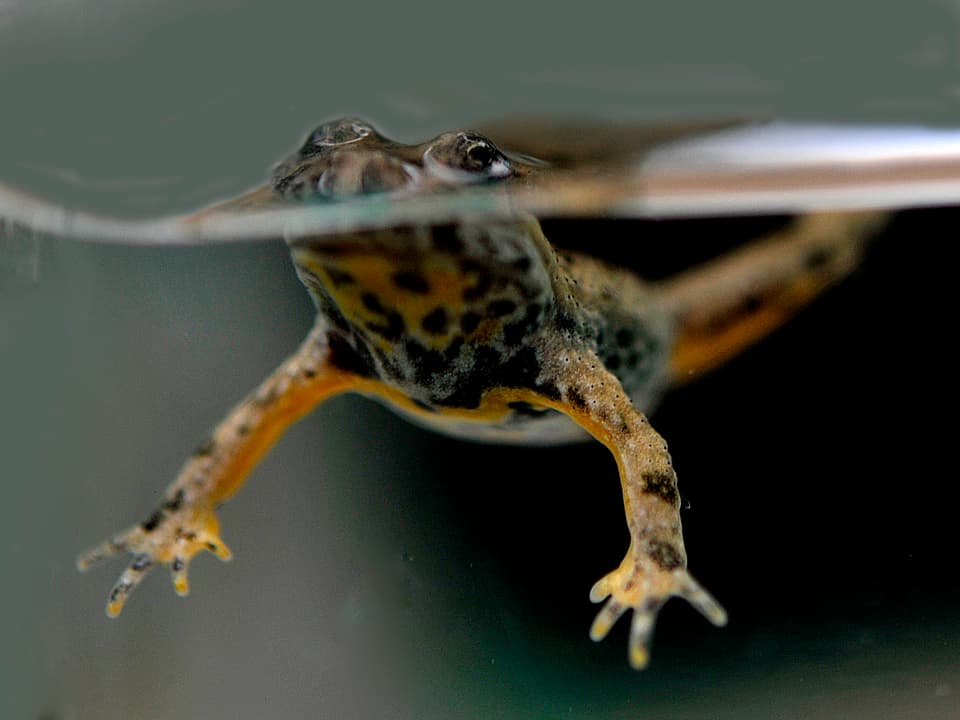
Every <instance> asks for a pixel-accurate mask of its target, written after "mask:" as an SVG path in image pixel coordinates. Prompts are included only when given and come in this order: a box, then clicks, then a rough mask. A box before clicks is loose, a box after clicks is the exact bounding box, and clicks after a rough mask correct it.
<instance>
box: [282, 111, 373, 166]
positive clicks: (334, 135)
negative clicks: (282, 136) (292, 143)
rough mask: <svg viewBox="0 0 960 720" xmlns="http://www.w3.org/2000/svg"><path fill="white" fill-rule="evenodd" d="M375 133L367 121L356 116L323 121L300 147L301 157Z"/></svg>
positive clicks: (356, 140)
mask: <svg viewBox="0 0 960 720" xmlns="http://www.w3.org/2000/svg"><path fill="white" fill-rule="evenodd" d="M374 134H376V130H374V129H373V127H372V126H370V125H369V124H368V123H365V122H364V121H363V120H358V119H357V118H342V119H340V120H334V121H333V122H328V123H324V124H323V125H321V126H320V127H318V128H317V129H316V130H314V131H313V132H312V133H310V137H308V138H307V141H306V142H305V143H304V144H303V147H302V148H300V155H301V157H304V158H306V157H311V156H313V155H316V154H318V153H320V152H322V151H323V150H325V149H327V148H331V147H338V146H340V145H349V144H350V143H355V142H359V141H360V140H363V139H364V138H365V137H369V136H370V135H374Z"/></svg>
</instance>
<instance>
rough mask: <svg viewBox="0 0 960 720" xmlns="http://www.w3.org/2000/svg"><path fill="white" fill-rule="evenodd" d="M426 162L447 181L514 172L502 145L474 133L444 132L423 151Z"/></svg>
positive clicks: (499, 175) (427, 166)
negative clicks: (499, 145)
mask: <svg viewBox="0 0 960 720" xmlns="http://www.w3.org/2000/svg"><path fill="white" fill-rule="evenodd" d="M423 164H424V167H426V168H427V170H428V171H429V172H430V173H431V174H433V175H435V176H436V177H439V178H440V179H441V180H444V181H446V182H456V183H462V182H476V181H478V180H490V179H496V178H503V177H507V176H508V175H512V174H513V167H512V166H511V165H510V161H509V160H508V159H507V156H506V155H504V154H503V153H502V152H501V151H500V148H498V147H497V146H496V145H494V144H493V143H492V142H490V141H489V140H488V139H487V138H485V137H483V135H480V134H478V133H474V132H461V133H448V134H446V135H441V136H440V137H439V138H437V139H436V140H434V141H433V142H432V143H431V144H430V146H429V147H428V148H427V149H426V151H425V152H424V153H423Z"/></svg>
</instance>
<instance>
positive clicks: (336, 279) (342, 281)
mask: <svg viewBox="0 0 960 720" xmlns="http://www.w3.org/2000/svg"><path fill="white" fill-rule="evenodd" d="M323 271H324V272H325V273H326V274H327V277H329V278H330V282H332V283H333V285H334V287H340V286H341V285H352V284H353V283H355V282H356V280H355V279H354V277H353V275H351V274H350V273H348V272H347V271H346V270H340V269H339V268H335V267H332V266H330V265H324V266H323Z"/></svg>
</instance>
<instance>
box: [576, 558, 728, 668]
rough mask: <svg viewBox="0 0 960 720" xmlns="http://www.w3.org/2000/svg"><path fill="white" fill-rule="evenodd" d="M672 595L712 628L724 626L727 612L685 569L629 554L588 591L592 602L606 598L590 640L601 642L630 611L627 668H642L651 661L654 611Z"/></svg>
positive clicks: (657, 610) (591, 629)
mask: <svg viewBox="0 0 960 720" xmlns="http://www.w3.org/2000/svg"><path fill="white" fill-rule="evenodd" d="M673 596H677V597H681V598H684V599H685V600H686V601H687V602H689V603H690V604H691V605H693V606H694V607H695V608H696V609H697V610H699V611H700V612H701V613H702V614H703V616H704V617H706V618H707V620H709V621H710V622H712V623H713V624H714V625H717V626H722V625H726V623H727V613H726V611H725V610H724V609H723V608H722V607H721V606H720V604H719V603H718V602H717V601H716V600H715V599H714V598H713V596H712V595H710V593H708V592H707V591H706V590H704V589H703V587H701V586H700V583H698V582H697V581H696V580H694V579H693V577H692V576H691V575H690V573H688V572H687V570H686V568H684V567H678V568H674V569H672V570H662V569H659V568H652V567H648V566H647V564H646V563H643V562H642V561H635V560H634V559H632V558H631V556H630V555H628V556H627V557H626V559H624V561H623V563H622V564H621V565H620V567H618V568H617V569H616V570H614V571H612V572H610V573H608V574H607V575H605V576H604V577H603V578H601V579H600V580H598V581H597V582H596V583H595V584H594V586H593V588H592V589H591V590H590V600H591V601H592V602H595V603H599V602H603V600H604V599H605V598H609V599H607V601H606V603H604V605H603V607H602V608H601V609H600V612H598V613H597V617H596V618H595V619H594V621H593V625H592V626H591V627H590V638H591V639H593V640H594V641H599V640H602V639H603V638H604V637H606V635H607V633H608V632H610V628H612V627H613V625H614V623H616V622H617V620H618V619H619V618H620V616H621V615H623V614H624V613H625V612H626V611H627V610H633V620H632V622H631V625H630V641H629V658H630V665H631V667H633V668H634V669H636V670H641V669H643V668H644V667H646V666H647V663H648V662H649V660H650V638H651V636H652V634H653V626H654V623H655V621H656V617H657V612H659V610H660V608H661V607H662V606H663V604H664V603H665V602H666V601H667V600H669V599H670V598H671V597H673Z"/></svg>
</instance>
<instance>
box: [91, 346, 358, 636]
mask: <svg viewBox="0 0 960 720" xmlns="http://www.w3.org/2000/svg"><path fill="white" fill-rule="evenodd" d="M337 351H338V348H337V347H336V346H333V347H332V346H331V345H330V343H329V341H328V338H327V337H326V335H325V334H324V332H323V331H322V330H320V329H317V330H314V332H312V333H311V334H310V336H308V338H307V339H306V341H305V342H304V343H303V345H302V346H301V348H300V350H299V351H298V352H297V353H296V354H294V355H293V356H292V357H291V358H289V359H288V360H287V361H286V362H285V363H284V364H283V365H281V366H280V367H279V368H278V369H277V370H276V371H274V373H273V374H272V375H270V377H268V378H267V379H266V380H265V381H264V382H263V383H262V384H261V385H260V387H259V388H257V389H256V390H254V391H253V392H252V393H251V394H250V395H249V396H248V397H247V398H246V399H245V400H243V401H242V402H241V403H240V404H239V405H237V406H236V407H235V408H234V409H233V410H232V411H231V412H230V413H229V414H228V415H227V417H226V418H225V419H224V420H223V421H222V422H221V423H220V424H219V425H218V426H217V427H216V429H215V430H214V431H213V434H212V436H211V438H210V440H209V441H208V442H206V443H205V444H204V445H203V446H202V447H200V448H199V449H198V450H197V451H196V452H195V453H194V454H193V456H192V457H191V458H190V459H189V460H187V462H186V463H185V464H184V466H183V468H182V469H181V471H180V474H179V475H178V476H177V478H176V480H175V481H174V482H173V484H172V485H171V486H170V487H169V488H168V489H167V492H166V494H165V496H164V500H163V502H162V503H161V504H160V506H159V507H158V508H157V509H156V510H155V511H154V512H153V513H152V514H151V515H150V516H149V517H148V518H147V519H146V520H144V521H143V522H141V523H138V524H137V525H134V526H133V527H131V528H129V529H128V530H126V531H125V532H122V533H120V534H118V535H116V536H114V537H113V538H111V539H109V540H106V541H105V542H103V543H101V544H100V545H98V546H97V547H94V548H91V549H90V550H88V551H87V552H85V553H83V554H82V555H81V556H80V557H79V558H78V559H77V566H78V567H79V568H80V570H86V569H87V568H89V567H90V566H92V565H94V564H96V563H98V562H100V561H102V560H105V559H106V558H109V557H111V556H113V555H117V554H119V553H124V552H127V553H130V554H131V555H133V559H132V561H131V562H130V564H129V565H128V566H127V569H126V570H125V571H124V573H123V574H122V575H121V576H120V579H119V580H118V581H117V583H116V584H115V585H114V587H113V590H112V591H111V592H110V596H109V600H108V602H107V614H108V615H110V616H111V617H115V616H116V615H118V614H119V613H120V611H121V610H122V609H123V605H124V602H125V601H126V599H127V597H128V596H129V595H130V593H131V592H132V591H133V590H134V588H136V586H137V585H138V584H139V583H140V582H141V581H142V580H143V578H144V577H145V576H146V574H147V573H148V572H149V571H150V570H151V569H152V568H153V567H155V566H156V565H167V566H168V567H169V568H170V572H171V574H172V577H173V583H174V588H175V589H176V591H177V593H178V594H180V595H185V594H186V593H187V590H188V586H187V568H188V565H189V563H190V560H191V559H192V558H193V556H194V555H196V554H197V553H198V552H201V551H204V550H207V551H210V552H212V553H214V554H215V555H216V556H217V557H219V558H220V559H221V560H229V559H230V551H229V550H228V549H227V546H226V545H225V544H224V543H223V541H222V540H221V539H220V525H219V522H218V520H217V516H216V513H215V510H216V508H217V507H218V506H219V505H221V504H222V503H224V502H225V501H226V500H228V499H229V498H230V497H231V496H232V495H233V494H234V493H235V492H236V491H237V490H239V488H240V486H241V485H243V483H244V481H245V480H246V478H247V475H248V474H249V473H250V471H251V470H252V469H253V467H254V466H255V465H256V464H257V462H259V460H260V459H261V458H262V457H263V456H264V454H265V453H266V452H267V450H269V449H270V447H271V446H272V445H273V444H274V443H275V442H276V441H277V439H279V437H280V436H281V435H282V434H283V432H284V431H285V430H286V429H287V428H288V427H289V426H290V424H292V423H293V422H295V421H296V420H298V419H299V418H301V417H302V416H303V415H305V414H306V413H307V412H309V411H310V410H312V409H313V408H314V407H316V405H317V404H319V403H320V402H322V401H323V400H325V399H327V398H329V397H330V396H332V395H334V394H337V393H341V392H345V391H349V390H355V389H357V388H358V387H359V386H360V384H362V382H363V378H362V377H361V376H360V375H358V374H357V373H355V372H351V371H350V370H349V369H345V368H347V367H349V362H345V361H344V358H345V357H346V358H347V359H349V357H348V356H349V355H350V352H349V348H347V347H346V346H344V348H340V349H339V354H338V352H337ZM338 357H339V364H338V362H337V360H338Z"/></svg>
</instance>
